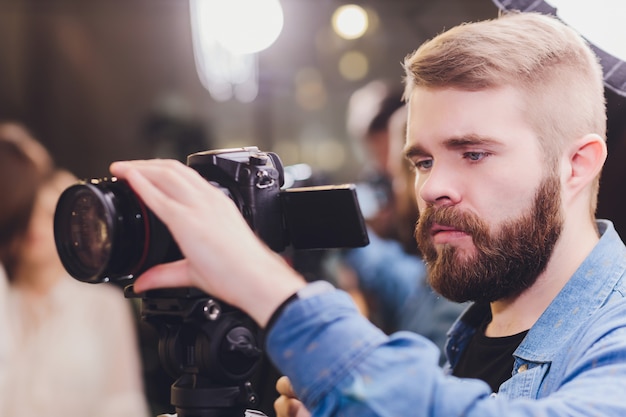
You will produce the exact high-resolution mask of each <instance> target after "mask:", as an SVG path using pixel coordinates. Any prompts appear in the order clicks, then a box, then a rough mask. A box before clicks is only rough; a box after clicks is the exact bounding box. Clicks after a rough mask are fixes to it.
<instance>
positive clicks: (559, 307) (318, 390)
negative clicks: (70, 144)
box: [267, 221, 626, 417]
mask: <svg viewBox="0 0 626 417" xmlns="http://www.w3.org/2000/svg"><path fill="white" fill-rule="evenodd" d="M599 227H600V230H601V232H602V233H603V236H602V238H601V240H600V242H599V243H598V245H597V246H596V248H595V249H594V250H593V252H592V253H591V254H590V255H589V256H588V258H587V259H586V260H585V261H584V263H583V264H582V265H581V266H580V267H579V268H578V270H577V271H576V273H575V274H574V275H573V276H572V278H571V279H570V281H569V282H568V284H567V285H566V286H565V287H564V288H563V290H562V291H561V292H560V293H559V295H558V296H557V297H556V298H555V300H554V301H553V302H552V304H551V305H550V306H549V307H548V308H547V309H546V311H545V312H544V314H543V315H542V316H541V317H540V318H539V320H538V321H537V323H536V324H535V325H534V326H533V327H532V328H531V330H530V331H529V333H528V335H527V337H526V339H525V340H524V341H523V342H522V344H521V345H520V346H519V348H518V349H517V351H516V352H515V369H514V372H513V376H512V378H511V379H509V380H508V381H507V382H505V383H504V384H503V385H502V387H501V389H500V393H499V394H497V395H495V394H492V393H491V390H490V388H489V386H488V385H487V384H486V383H484V382H482V381H479V380H473V379H459V378H456V377H453V376H450V375H448V374H446V372H445V370H442V369H441V368H440V367H439V366H438V365H437V358H438V352H437V348H436V347H435V345H433V344H432V342H430V341H429V340H427V339H426V338H424V337H422V336H420V335H417V334H413V333H409V332H398V333H395V334H393V335H391V336H386V335H385V334H383V333H382V332H381V331H380V330H378V329H376V328H375V327H374V326H372V325H371V324H370V323H369V322H368V321H367V319H365V318H363V317H362V316H360V314H359V313H358V311H357V310H356V308H355V307H354V305H353V303H352V301H351V299H350V297H349V296H348V295H347V294H345V293H342V292H341V291H332V292H328V293H324V294H319V295H317V296H314V297H311V298H306V299H302V300H298V301H296V302H294V303H292V304H291V305H289V306H288V307H287V308H286V309H285V311H284V312H283V314H282V315H281V317H280V318H279V319H278V321H277V322H276V324H275V325H274V327H273V328H272V329H271V330H270V332H269V334H268V338H267V351H268V353H269V355H270V357H271V358H272V360H273V361H274V363H275V364H276V365H277V366H278V368H279V369H280V370H281V371H282V372H283V373H284V374H285V375H287V376H289V377H290V379H291V381H292V383H293V386H294V389H295V391H296V392H297V393H298V395H299V396H300V398H301V399H302V400H303V402H304V404H305V405H306V406H307V408H309V410H311V411H312V412H313V414H314V415H315V416H331V415H341V416H360V417H363V416H402V417H405V416H433V417H435V416H441V417H443V416H445V417H449V416H467V417H490V416H494V417H495V416H498V417H501V416H513V417H517V416H520V417H521V416H528V417H530V416H580V417H589V416H615V417H618V416H619V417H623V416H626V300H624V299H623V298H624V294H625V286H624V276H625V274H626V247H624V244H623V243H622V242H621V240H620V239H619V237H618V236H617V233H616V232H615V230H614V229H613V226H612V225H611V224H610V223H609V222H606V221H603V222H599ZM477 311H478V312H481V311H484V309H480V306H473V307H472V308H470V309H469V310H468V311H467V313H466V314H465V315H464V316H463V318H462V319H460V320H459V321H458V322H457V323H456V324H455V326H454V328H453V330H452V331H451V333H450V337H451V340H450V343H449V352H452V354H453V357H454V356H455V355H458V351H459V350H460V349H462V343H459V340H464V339H465V338H466V337H467V335H468V334H469V333H471V332H472V331H473V329H472V326H471V325H469V324H468V321H467V320H466V319H467V318H468V317H470V316H472V314H474V315H476V314H477V313H476V312H477Z"/></svg>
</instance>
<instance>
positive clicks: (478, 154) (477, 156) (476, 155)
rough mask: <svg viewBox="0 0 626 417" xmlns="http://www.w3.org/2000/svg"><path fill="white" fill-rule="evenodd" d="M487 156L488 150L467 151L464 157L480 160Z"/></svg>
mask: <svg viewBox="0 0 626 417" xmlns="http://www.w3.org/2000/svg"><path fill="white" fill-rule="evenodd" d="M486 156H487V152H465V153H464V154H463V158H465V159H469V160H470V161H480V160H481V159H483V158H485V157H486Z"/></svg>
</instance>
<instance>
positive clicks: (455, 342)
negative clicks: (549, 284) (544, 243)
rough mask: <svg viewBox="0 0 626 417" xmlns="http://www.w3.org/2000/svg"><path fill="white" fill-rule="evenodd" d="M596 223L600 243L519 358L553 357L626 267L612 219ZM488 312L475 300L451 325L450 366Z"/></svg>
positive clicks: (527, 340) (540, 359) (518, 353)
mask: <svg viewBox="0 0 626 417" xmlns="http://www.w3.org/2000/svg"><path fill="white" fill-rule="evenodd" d="M596 223H597V226H598V231H599V232H600V235H601V237H600V240H599V242H598V243H597V244H596V246H595V247H594V249H593V250H592V251H591V253H590V254H589V255H588V256H587V258H585V260H584V261H583V263H582V264H581V265H580V266H579V268H578V269H577V270H576V272H575V273H574V275H572V277H571V278H570V280H569V281H568V282H567V284H566V285H565V286H564V287H563V289H562V290H561V291H560V292H559V294H558V295H557V296H556V297H555V299H554V300H552V302H551V303H550V305H549V306H548V308H547V309H546V310H545V311H544V312H543V314H542V315H541V316H540V317H539V319H538V320H537V322H536V323H535V324H534V325H533V326H532V328H531V329H530V331H529V332H528V334H527V336H526V338H525V339H524V340H523V341H522V343H521V344H520V345H519V347H518V348H517V350H516V351H515V353H514V356H515V357H517V358H518V359H521V360H522V361H528V362H551V361H552V360H553V358H554V357H555V355H556V354H557V353H558V352H562V349H563V346H562V344H563V343H567V340H568V339H569V336H571V334H572V333H573V332H575V331H576V328H577V327H578V326H580V323H581V322H583V321H584V320H583V319H585V318H588V317H589V316H590V315H591V314H593V313H594V312H595V311H596V310H598V309H599V308H600V307H601V306H602V305H604V304H605V303H606V302H607V300H608V298H609V296H610V295H611V293H612V292H613V291H614V290H615V287H616V286H617V285H618V283H619V281H620V279H621V278H622V275H623V274H624V270H626V247H625V246H624V243H622V241H621V239H620V237H619V235H618V234H617V232H616V231H615V228H614V226H613V224H612V223H611V222H610V221H608V220H597V222H596ZM598 270H601V272H598ZM598 277H603V279H598ZM581 289H583V290H581ZM489 314H491V311H490V309H489V305H488V304H478V303H475V304H472V305H470V306H469V307H468V309H467V310H466V311H465V312H464V313H463V314H462V315H461V317H460V318H459V319H458V320H457V321H456V322H455V324H454V325H453V326H452V328H451V329H450V331H449V333H448V343H447V345H446V353H447V355H448V360H449V364H448V366H447V368H448V371H449V370H450V364H451V365H452V366H454V364H456V362H457V361H458V358H459V356H460V353H461V352H462V351H463V350H464V348H465V346H466V345H467V343H468V342H469V339H470V338H471V336H472V335H473V334H474V333H475V332H476V328H477V327H478V326H479V325H480V323H481V322H482V321H483V320H484V319H485V316H486V315H489Z"/></svg>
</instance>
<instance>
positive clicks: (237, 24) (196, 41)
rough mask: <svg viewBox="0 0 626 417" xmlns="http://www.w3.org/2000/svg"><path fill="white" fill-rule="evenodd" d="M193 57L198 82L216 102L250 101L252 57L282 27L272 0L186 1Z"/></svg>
mask: <svg viewBox="0 0 626 417" xmlns="http://www.w3.org/2000/svg"><path fill="white" fill-rule="evenodd" d="M189 6H190V16H191V31H192V40H193V51H194V59H195V63H196V69H197V71H198V76H199V77H200V82H201V83H202V85H203V86H204V87H205V88H206V89H207V90H208V91H209V93H210V94H211V96H212V97H213V98H214V99H215V100H217V101H226V100H230V99H231V98H233V97H234V98H236V99H237V100H239V101H241V102H251V101H253V100H254V99H255V98H256V96H257V94H258V91H259V85H258V58H257V53H258V52H260V51H262V50H264V49H266V48H268V47H269V46H270V45H272V44H273V43H274V41H275V40H276V39H277V38H278V35H279V34H280V32H281V30H282V28H283V10H282V7H281V5H280V3H279V1H278V0H226V1H225V0H190V2H189Z"/></svg>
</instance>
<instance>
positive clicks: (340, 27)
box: [332, 4, 369, 39]
mask: <svg viewBox="0 0 626 417" xmlns="http://www.w3.org/2000/svg"><path fill="white" fill-rule="evenodd" d="M332 25H333V29H334V30H335V33H337V34H338V35H339V36H341V37H342V38H344V39H357V38H360V37H361V36H363V34H365V32H366V31H367V28H368V26H369V21H368V16H367V12H366V11H365V9H363V8H362V7H361V6H358V5H356V4H346V5H343V6H340V7H338V8H337V10H335V12H334V13H333V17H332Z"/></svg>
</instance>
